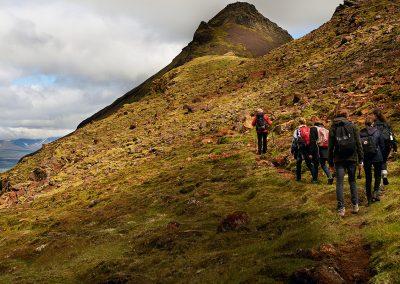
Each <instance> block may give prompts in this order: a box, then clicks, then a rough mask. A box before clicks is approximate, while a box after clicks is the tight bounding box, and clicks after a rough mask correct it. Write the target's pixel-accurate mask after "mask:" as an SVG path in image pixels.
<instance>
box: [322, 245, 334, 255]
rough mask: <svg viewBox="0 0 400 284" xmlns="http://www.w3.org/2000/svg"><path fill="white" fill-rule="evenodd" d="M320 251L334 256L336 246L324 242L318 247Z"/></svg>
mask: <svg viewBox="0 0 400 284" xmlns="http://www.w3.org/2000/svg"><path fill="white" fill-rule="evenodd" d="M319 250H320V252H321V253H322V254H324V255H326V256H336V255H337V252H336V248H335V247H334V246H333V245H332V244H324V245H321V247H320V249H319Z"/></svg>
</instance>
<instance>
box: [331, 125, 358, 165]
mask: <svg viewBox="0 0 400 284" xmlns="http://www.w3.org/2000/svg"><path fill="white" fill-rule="evenodd" d="M353 127H354V126H353V125H352V124H342V125H339V126H337V127H336V147H335V148H336V152H337V154H338V156H339V157H341V158H348V157H350V156H352V155H353V154H354V152H355V151H356V147H357V146H356V137H354V129H353Z"/></svg>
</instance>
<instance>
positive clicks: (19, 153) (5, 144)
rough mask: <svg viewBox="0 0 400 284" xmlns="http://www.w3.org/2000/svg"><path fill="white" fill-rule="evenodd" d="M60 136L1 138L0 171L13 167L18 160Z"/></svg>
mask: <svg viewBox="0 0 400 284" xmlns="http://www.w3.org/2000/svg"><path fill="white" fill-rule="evenodd" d="M57 139H58V137H50V138H45V139H16V140H0V172H4V171H6V170H8V169H10V168H12V167H13V166H14V165H15V164H17V163H18V161H19V160H20V159H21V158H22V157H24V156H26V155H29V154H31V153H33V152H35V151H37V150H39V149H40V148H42V145H44V144H48V143H51V142H53V141H55V140H57Z"/></svg>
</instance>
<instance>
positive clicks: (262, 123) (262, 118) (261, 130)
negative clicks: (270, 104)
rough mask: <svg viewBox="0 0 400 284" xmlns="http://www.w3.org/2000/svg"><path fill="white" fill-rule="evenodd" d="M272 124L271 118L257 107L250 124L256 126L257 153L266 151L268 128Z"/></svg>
mask: <svg viewBox="0 0 400 284" xmlns="http://www.w3.org/2000/svg"><path fill="white" fill-rule="evenodd" d="M271 125H272V121H271V119H270V118H269V117H268V115H266V114H264V111H263V110H262V109H258V110H257V113H256V115H255V116H254V119H253V122H252V126H253V127H254V126H255V127H256V131H257V140H258V155H262V154H265V153H267V139H268V130H269V128H270V127H271Z"/></svg>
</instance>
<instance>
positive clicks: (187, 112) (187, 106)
mask: <svg viewBox="0 0 400 284" xmlns="http://www.w3.org/2000/svg"><path fill="white" fill-rule="evenodd" d="M183 110H185V114H189V113H193V112H194V109H193V107H192V106H189V105H184V106H183Z"/></svg>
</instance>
